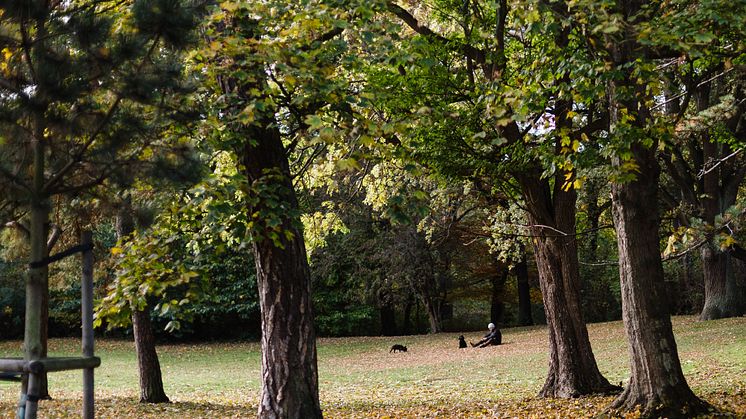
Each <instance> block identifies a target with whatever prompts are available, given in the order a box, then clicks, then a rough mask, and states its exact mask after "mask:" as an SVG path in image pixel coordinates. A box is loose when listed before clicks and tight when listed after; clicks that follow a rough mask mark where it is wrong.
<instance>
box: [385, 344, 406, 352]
mask: <svg viewBox="0 0 746 419" xmlns="http://www.w3.org/2000/svg"><path fill="white" fill-rule="evenodd" d="M391 352H407V347H406V346H404V345H399V344H398V343H397V344H396V345H394V346H392V347H391V349H390V350H389V353H391Z"/></svg>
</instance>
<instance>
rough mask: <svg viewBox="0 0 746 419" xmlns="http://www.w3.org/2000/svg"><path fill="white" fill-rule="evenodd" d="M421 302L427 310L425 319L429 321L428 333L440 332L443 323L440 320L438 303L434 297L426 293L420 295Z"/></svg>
mask: <svg viewBox="0 0 746 419" xmlns="http://www.w3.org/2000/svg"><path fill="white" fill-rule="evenodd" d="M422 304H423V305H424V306H425V309H426V310H427V320H428V321H429V322H430V333H440V332H442V331H443V325H442V322H441V321H440V304H438V302H437V301H435V299H434V298H430V297H428V296H427V295H423V296H422Z"/></svg>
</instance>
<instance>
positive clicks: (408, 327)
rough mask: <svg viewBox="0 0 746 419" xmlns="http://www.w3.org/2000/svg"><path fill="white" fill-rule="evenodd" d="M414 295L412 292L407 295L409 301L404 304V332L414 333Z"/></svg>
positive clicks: (406, 333) (407, 333) (405, 333)
mask: <svg viewBox="0 0 746 419" xmlns="http://www.w3.org/2000/svg"><path fill="white" fill-rule="evenodd" d="M413 305H414V297H413V296H412V295H411V294H410V295H409V296H407V303H406V304H405V305H404V316H403V317H404V318H403V320H402V334H404V335H409V334H412V333H413V330H412V329H413V328H412V306H413Z"/></svg>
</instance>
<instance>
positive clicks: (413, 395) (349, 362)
mask: <svg viewBox="0 0 746 419" xmlns="http://www.w3.org/2000/svg"><path fill="white" fill-rule="evenodd" d="M674 330H675V333H676V337H677V342H678V345H679V355H680V358H681V362H682V366H683V368H684V372H685V374H686V375H687V380H688V381H689V383H690V385H691V386H692V388H693V389H694V390H695V392H697V393H698V394H699V395H701V396H703V397H705V398H706V399H708V400H709V401H711V402H713V403H716V404H718V405H719V406H721V407H723V406H724V407H726V408H728V409H730V410H736V411H737V412H738V414H740V415H744V416H746V318H736V319H725V320H718V321H710V322H698V321H696V320H695V319H694V318H693V317H677V318H675V319H674ZM589 333H590V337H591V341H592V344H593V348H594V353H595V354H596V358H597V361H598V364H599V367H600V368H601V371H602V372H603V373H604V375H605V376H606V377H607V378H608V379H609V380H610V381H612V382H614V383H618V382H619V381H625V380H626V379H627V378H628V374H629V372H628V353H627V345H626V338H625V334H624V329H623V327H622V324H621V322H610V323H599V324H591V325H589ZM457 336H458V334H457V333H445V334H439V335H428V336H403V337H359V338H331V339H319V341H318V348H319V349H318V352H319V387H320V396H321V401H322V408H323V409H324V412H325V415H326V416H327V417H341V416H347V417H350V416H352V417H377V416H385V415H391V416H392V417H402V416H409V417H423V416H425V417H428V416H429V417H433V416H442V417H452V416H462V417H474V416H501V415H510V416H520V417H525V416H532V415H533V416H536V417H542V416H545V415H547V414H551V415H554V416H557V415H559V416H563V417H569V416H578V415H588V416H591V415H594V414H598V413H599V412H601V411H602V410H603V408H604V407H605V406H606V405H607V404H608V403H609V401H610V400H611V398H609V397H592V398H582V399H579V400H570V401H564V400H559V401H557V400H542V399H536V398H535V397H534V396H535V394H536V393H537V392H538V391H539V389H540V388H541V386H542V384H543V380H544V378H545V374H546V368H547V363H548V360H547V356H548V355H547V341H548V337H547V331H546V328H545V327H530V328H515V329H506V330H504V331H503V340H504V342H505V345H502V346H499V347H492V348H484V349H472V348H468V349H461V350H460V349H458V344H457ZM478 337H479V336H478V334H476V333H472V334H470V335H469V334H467V339H469V338H471V339H473V340H475V339H477V338H478ZM393 343H402V344H404V345H406V346H407V347H408V348H409V351H408V352H407V353H396V354H390V353H389V348H390V346H391V345H392V344H393ZM50 345H51V349H52V352H53V353H54V354H58V355H59V354H75V353H77V352H79V342H78V341H76V340H73V339H63V340H52V341H51V344H50ZM19 348H20V343H19V342H2V343H0V354H2V355H4V356H13V355H16V356H17V355H20V351H19ZM259 350H260V348H259V345H258V344H257V343H255V342H252V343H210V344H199V345H194V344H189V345H187V344H184V345H164V346H161V347H159V355H160V359H161V365H162V369H163V374H164V383H165V387H166V392H167V394H168V395H169V397H171V399H172V401H173V402H174V403H172V404H170V405H166V406H142V405H140V404H139V403H137V399H138V387H137V386H138V384H137V367H136V359H135V354H134V349H133V345H132V343H131V342H127V341H112V340H106V341H101V340H99V341H97V348H96V351H97V354H98V355H99V356H100V357H101V358H102V360H103V362H102V366H101V367H100V368H99V369H97V370H96V395H97V398H98V400H97V403H98V414H99V417H153V418H155V417H177V416H178V417H182V418H193V417H251V416H253V415H254V414H255V411H256V403H257V399H258V396H259V390H260V383H259V378H260V376H259V370H260V352H259ZM50 388H51V393H52V396H53V397H54V398H55V400H53V401H51V402H43V403H42V405H41V409H42V410H41V412H42V413H41V416H40V417H78V416H79V413H78V411H79V410H78V409H79V408H80V388H81V379H80V373H79V372H66V373H56V374H52V375H51V376H50ZM17 392H18V385H17V384H15V383H2V384H0V397H1V399H0V400H1V401H0V411H2V412H3V416H2V417H8V418H10V417H12V415H13V410H14V403H15V399H16V397H17Z"/></svg>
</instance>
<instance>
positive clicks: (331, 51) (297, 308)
mask: <svg viewBox="0 0 746 419" xmlns="http://www.w3.org/2000/svg"><path fill="white" fill-rule="evenodd" d="M254 6H256V7H254ZM222 7H223V9H222V10H219V11H216V13H215V15H214V17H213V23H214V24H213V26H212V29H211V30H210V31H209V33H208V34H207V36H208V39H209V45H208V48H207V50H206V55H208V54H209V58H210V59H211V61H210V60H207V61H206V66H205V68H206V69H207V70H208V71H209V74H210V76H211V77H212V79H211V80H210V81H208V83H209V87H210V89H211V93H212V94H213V98H215V99H218V98H220V100H215V101H214V102H213V104H214V110H213V116H212V118H213V119H211V122H212V123H213V124H214V125H213V126H214V127H215V134H216V137H217V138H216V139H217V142H218V143H219V144H220V145H221V146H222V147H223V148H224V149H229V150H232V151H233V152H234V153H235V155H236V156H238V160H239V162H240V165H241V166H240V172H241V173H242V174H243V175H244V176H245V177H246V180H247V185H248V195H247V212H248V214H250V219H249V225H250V226H251V227H250V234H251V238H252V247H253V250H254V255H255V264H256V269H257V282H258V291H259V301H260V307H261V313H262V394H261V400H260V403H259V416H260V417H307V418H313V417H321V408H320V405H319V397H318V373H317V365H316V342H315V330H314V325H313V309H312V305H311V290H310V285H311V278H310V270H309V267H308V260H307V255H306V249H305V243H304V237H303V234H302V231H301V227H300V215H301V214H300V210H299V204H298V200H297V196H296V192H295V189H294V185H293V175H294V174H293V173H292V172H291V168H290V167H291V166H290V163H289V159H290V155H291V154H292V153H293V151H295V147H296V146H297V145H298V143H299V142H300V141H301V140H302V139H303V134H305V132H303V131H305V130H306V129H308V128H309V126H308V124H307V123H306V118H307V117H310V116H313V114H314V113H315V112H316V111H318V110H319V109H320V108H321V107H323V106H325V105H327V104H329V103H330V102H331V103H333V102H335V101H334V100H332V99H331V98H332V97H333V96H332V94H335V92H334V90H333V88H331V89H330V88H329V87H327V88H326V89H319V87H320V86H319V85H318V84H317V83H321V84H322V86H323V84H325V83H329V84H328V86H333V83H331V81H327V80H329V78H328V76H329V75H331V74H333V73H334V60H336V59H337V57H338V55H339V53H340V52H341V51H342V50H343V49H342V48H340V47H342V46H343V45H340V43H338V42H327V41H333V40H334V39H335V37H336V36H337V35H339V34H341V33H342V31H343V27H342V26H340V25H341V22H342V21H339V20H334V19H335V17H334V16H333V15H327V16H318V15H316V14H315V11H316V9H317V8H324V9H326V8H327V7H328V6H326V5H324V4H323V3H315V2H308V3H300V4H296V5H293V6H288V5H287V4H275V3H266V4H262V5H258V4H249V3H231V2H227V3H224V4H223V6H222ZM335 12H336V11H335ZM265 13H266V14H270V13H271V14H272V16H273V18H272V19H257V14H265ZM339 13H347V12H341V11H340V12H339ZM309 15H311V16H316V17H318V18H319V19H318V20H312V21H309V22H305V23H304V18H305V17H307V16H309ZM329 18H332V21H331V22H329V20H328V19H329ZM317 25H321V28H319V27H318V26H317ZM326 25H328V26H326ZM319 30H320V31H321V34H320V35H318V31H319ZM283 31H284V32H283ZM283 34H285V36H284V37H283V36H282V35H283ZM324 92H326V95H325V94H324ZM282 116H284V117H286V118H283V120H278V118H279V117H282ZM285 128H286V130H285ZM293 137H295V138H293ZM284 139H287V144H288V145H287V146H286V143H284V141H283V140H284Z"/></svg>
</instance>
